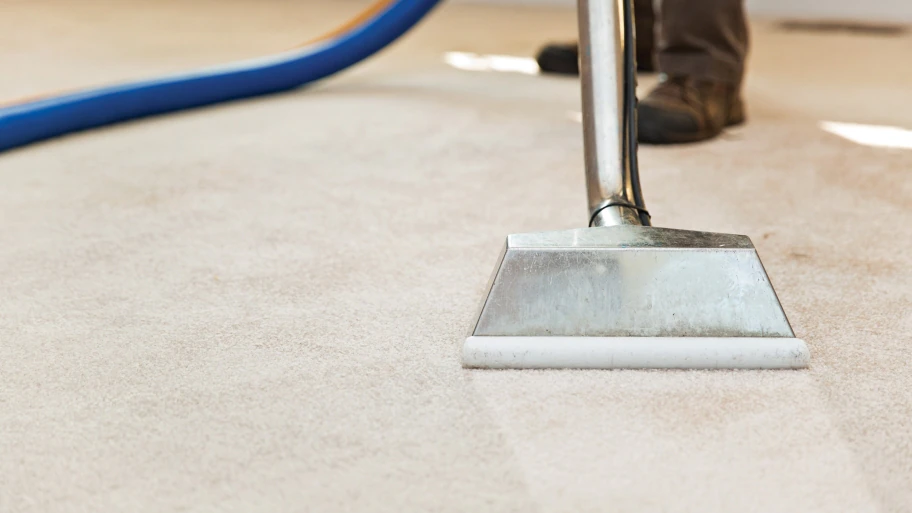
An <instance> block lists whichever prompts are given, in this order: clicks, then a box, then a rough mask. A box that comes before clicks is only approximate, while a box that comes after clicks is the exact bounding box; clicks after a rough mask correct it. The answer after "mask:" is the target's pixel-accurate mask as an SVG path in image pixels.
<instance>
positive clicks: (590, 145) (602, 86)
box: [577, 0, 643, 226]
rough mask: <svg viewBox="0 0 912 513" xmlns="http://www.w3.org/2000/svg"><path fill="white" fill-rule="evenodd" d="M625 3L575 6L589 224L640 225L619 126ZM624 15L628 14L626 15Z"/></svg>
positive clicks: (595, 0) (608, 0)
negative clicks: (576, 10)
mask: <svg viewBox="0 0 912 513" xmlns="http://www.w3.org/2000/svg"><path fill="white" fill-rule="evenodd" d="M629 1H630V0H578V3H577V7H578V17H579V38H580V41H579V49H580V52H579V53H580V82H581V88H582V111H583V143H584V149H585V156H586V190H587V192H588V196H589V224H590V226H612V225H620V224H628V225H629V224H633V225H641V224H643V223H642V221H641V216H640V211H641V206H640V205H638V204H637V194H636V193H635V191H634V187H635V186H636V184H635V183H634V180H633V176H632V173H635V172H636V170H635V169H632V165H631V155H630V151H629V148H634V150H633V151H635V147H634V146H632V145H631V144H629V138H630V137H636V134H635V133H633V134H631V133H630V124H629V123H626V122H625V121H627V118H626V117H625V108H626V105H627V102H626V101H625V86H626V85H627V83H626V82H625V66H627V65H629V66H632V65H633V64H632V63H627V62H626V60H625V40H626V41H631V40H632V39H633V38H632V37H629V38H627V37H625V23H624V22H625V19H624V16H625V10H626V9H630V8H631V7H632V6H631V5H630V4H629V3H627V2H629ZM625 4H626V7H625ZM626 15H627V16H632V12H629V13H627V14H626ZM629 25H632V24H629ZM631 36H632V34H631ZM631 101H632V100H631ZM631 109H632V107H631Z"/></svg>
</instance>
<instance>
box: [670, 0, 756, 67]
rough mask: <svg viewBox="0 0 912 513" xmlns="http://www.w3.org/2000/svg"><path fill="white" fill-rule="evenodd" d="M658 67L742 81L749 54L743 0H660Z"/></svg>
mask: <svg viewBox="0 0 912 513" xmlns="http://www.w3.org/2000/svg"><path fill="white" fill-rule="evenodd" d="M659 24H660V27H661V28H660V36H659V51H658V64H659V71H661V72H662V73H665V74H668V75H687V76H690V77H694V78H696V79H697V80H713V81H718V82H726V83H730V84H735V85H740V84H741V79H742V78H743V77H744V61H745V59H746V58H747V47H748V30H747V20H746V18H745V16H744V0H661V9H660V14H659Z"/></svg>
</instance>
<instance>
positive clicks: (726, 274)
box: [463, 0, 810, 369]
mask: <svg viewBox="0 0 912 513" xmlns="http://www.w3.org/2000/svg"><path fill="white" fill-rule="evenodd" d="M578 7H579V31H580V59H581V63H580V64H581V66H580V72H581V80H582V103H583V105H582V108H583V109H582V110H583V134H584V147H585V157H586V158H585V162H586V186H587V190H588V197H589V226H590V227H589V228H582V229H576V230H568V231H558V232H544V233H527V234H519V235H510V236H508V237H507V241H506V245H505V248H504V250H503V252H502V253H501V256H500V260H499V262H498V267H497V270H496V272H495V274H494V276H493V278H492V279H491V282H490V283H489V285H488V289H487V291H486V294H485V299H484V303H483V304H482V307H481V311H480V313H479V315H478V318H477V321H476V322H475V324H474V326H473V328H472V331H471V335H470V336H469V337H468V338H467V339H466V341H465V344H464V346H463V364H464V365H465V366H467V367H481V368H597V369H610V368H629V369H642V368H684V369H709V368H731V369H795V368H803V367H807V365H808V363H809V359H810V356H809V353H808V349H807V346H806V345H805V343H804V342H803V341H802V340H799V339H797V338H795V334H794V333H793V332H792V328H791V325H790V324H789V322H788V319H787V318H786V315H785V312H784V311H783V309H782V306H781V305H780V304H779V299H778V298H777V296H776V292H775V290H773V287H772V285H771V284H770V281H769V278H768V277H767V274H766V271H765V269H764V268H763V264H762V263H761V262H760V258H759V256H758V255H757V251H756V249H755V248H754V246H753V244H752V243H751V241H750V239H749V238H748V237H746V236H743V235H728V234H717V233H707V232H693V231H682V230H671V229H667V228H653V227H651V226H649V224H650V218H649V214H648V213H647V212H646V209H645V206H644V203H643V198H642V193H641V191H640V185H639V178H638V169H637V160H636V151H637V148H636V133H637V131H636V82H635V80H636V77H635V70H636V63H635V58H634V52H633V49H634V34H633V26H634V25H633V6H632V0H579V2H578Z"/></svg>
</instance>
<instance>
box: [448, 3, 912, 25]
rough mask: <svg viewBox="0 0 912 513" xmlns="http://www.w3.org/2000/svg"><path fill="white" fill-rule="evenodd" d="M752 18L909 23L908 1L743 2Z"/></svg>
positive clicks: (910, 8)
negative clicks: (745, 3)
mask: <svg viewBox="0 0 912 513" xmlns="http://www.w3.org/2000/svg"><path fill="white" fill-rule="evenodd" d="M462 1H464V2H478V3H486V2H487V3H514V4H528V5H576V0H462ZM747 8H748V10H749V11H750V12H751V14H752V15H755V16H763V17H782V18H799V19H814V20H823V19H833V20H859V21H870V22H907V23H912V0H867V1H865V2H862V1H860V0H747Z"/></svg>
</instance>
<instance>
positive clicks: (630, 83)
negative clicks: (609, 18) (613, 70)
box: [624, 0, 652, 226]
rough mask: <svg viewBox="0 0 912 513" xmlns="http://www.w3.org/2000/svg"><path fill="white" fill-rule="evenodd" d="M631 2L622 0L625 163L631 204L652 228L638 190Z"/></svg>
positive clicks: (633, 38)
mask: <svg viewBox="0 0 912 513" xmlns="http://www.w3.org/2000/svg"><path fill="white" fill-rule="evenodd" d="M633 1H634V0H624V118H625V126H626V130H625V131H626V134H625V138H626V141H625V142H626V145H625V151H626V152H627V162H629V165H630V183H631V186H632V187H633V202H634V204H636V206H637V209H638V211H639V213H640V222H642V223H643V226H652V220H651V218H650V216H649V212H648V211H647V210H646V203H645V202H644V201H643V191H642V189H641V188H640V169H639V163H638V161H637V96H636V88H637V76H636V69H637V64H636V35H635V33H634V31H635V30H636V29H635V26H636V25H635V24H634V19H633V17H634V12H633Z"/></svg>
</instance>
